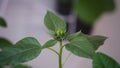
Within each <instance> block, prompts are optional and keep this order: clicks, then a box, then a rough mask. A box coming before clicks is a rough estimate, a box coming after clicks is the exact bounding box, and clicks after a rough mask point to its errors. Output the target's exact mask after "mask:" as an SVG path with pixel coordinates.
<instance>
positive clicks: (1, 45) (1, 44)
mask: <svg viewBox="0 0 120 68" xmlns="http://www.w3.org/2000/svg"><path fill="white" fill-rule="evenodd" d="M12 45H13V44H12V43H11V42H10V41H9V40H7V39H5V38H0V48H5V47H11V46H12Z"/></svg>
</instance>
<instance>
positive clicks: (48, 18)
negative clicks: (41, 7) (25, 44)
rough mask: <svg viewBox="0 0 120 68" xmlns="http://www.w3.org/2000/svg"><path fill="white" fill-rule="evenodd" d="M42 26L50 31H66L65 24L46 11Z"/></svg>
mask: <svg viewBox="0 0 120 68" xmlns="http://www.w3.org/2000/svg"><path fill="white" fill-rule="evenodd" d="M44 24H45V26H46V27H47V28H48V29H49V30H52V31H56V30H58V29H62V30H66V24H65V22H64V21H63V20H62V19H61V18H59V17H58V16H56V15H55V14H54V13H52V12H50V11H47V14H46V15H45V18H44Z"/></svg>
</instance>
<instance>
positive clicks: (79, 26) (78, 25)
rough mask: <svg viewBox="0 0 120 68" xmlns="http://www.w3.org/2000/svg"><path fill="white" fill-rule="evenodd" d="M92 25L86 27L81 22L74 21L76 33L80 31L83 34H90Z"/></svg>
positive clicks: (78, 20)
mask: <svg viewBox="0 0 120 68" xmlns="http://www.w3.org/2000/svg"><path fill="white" fill-rule="evenodd" d="M92 29H93V25H86V24H85V23H84V22H83V21H82V20H80V19H77V20H76V32H78V31H82V32H83V33H84V34H91V33H92Z"/></svg>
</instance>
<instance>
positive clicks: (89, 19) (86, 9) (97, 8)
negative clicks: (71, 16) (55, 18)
mask: <svg viewBox="0 0 120 68" xmlns="http://www.w3.org/2000/svg"><path fill="white" fill-rule="evenodd" d="M114 8H115V4H114V0H76V1H75V3H74V7H73V9H74V11H75V13H76V14H77V15H78V17H79V19H80V20H83V21H84V22H85V23H86V24H92V23H94V22H95V21H96V19H98V18H99V17H100V16H101V15H102V14H103V13H104V12H106V11H112V10H114Z"/></svg>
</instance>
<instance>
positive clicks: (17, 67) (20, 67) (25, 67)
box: [13, 64, 32, 68]
mask: <svg viewBox="0 0 120 68" xmlns="http://www.w3.org/2000/svg"><path fill="white" fill-rule="evenodd" d="M13 68H32V67H30V66H28V65H25V64H24V65H23V64H18V65H16V66H13Z"/></svg>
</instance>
